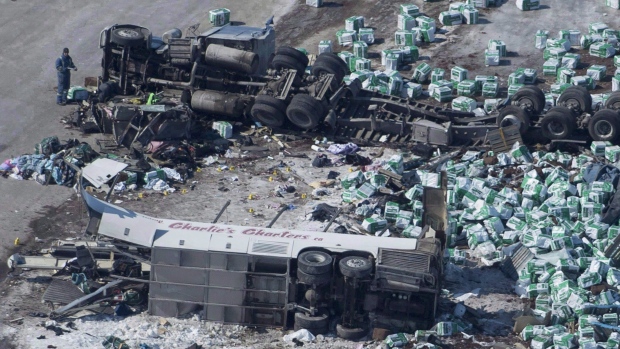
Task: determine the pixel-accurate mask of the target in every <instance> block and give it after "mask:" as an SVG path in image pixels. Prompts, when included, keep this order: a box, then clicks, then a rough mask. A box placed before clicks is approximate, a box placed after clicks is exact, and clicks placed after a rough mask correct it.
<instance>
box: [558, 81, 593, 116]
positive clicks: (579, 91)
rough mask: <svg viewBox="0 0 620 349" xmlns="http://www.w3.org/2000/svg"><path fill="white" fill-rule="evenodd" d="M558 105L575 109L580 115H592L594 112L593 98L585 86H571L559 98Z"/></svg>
mask: <svg viewBox="0 0 620 349" xmlns="http://www.w3.org/2000/svg"><path fill="white" fill-rule="evenodd" d="M556 104H557V105H558V106H562V107H567V108H570V109H573V110H574V111H576V112H577V113H578V114H581V113H590V112H591V111H592V96H591V95H590V92H588V90H587V89H586V88H585V87H583V86H569V87H567V88H566V90H564V92H562V94H561V95H560V97H558V101H557V103H556Z"/></svg>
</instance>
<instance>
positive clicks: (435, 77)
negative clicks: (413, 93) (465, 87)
mask: <svg viewBox="0 0 620 349" xmlns="http://www.w3.org/2000/svg"><path fill="white" fill-rule="evenodd" d="M445 74H446V71H445V70H444V69H441V68H435V69H433V71H432V72H431V82H435V81H439V80H443V79H444V76H445Z"/></svg>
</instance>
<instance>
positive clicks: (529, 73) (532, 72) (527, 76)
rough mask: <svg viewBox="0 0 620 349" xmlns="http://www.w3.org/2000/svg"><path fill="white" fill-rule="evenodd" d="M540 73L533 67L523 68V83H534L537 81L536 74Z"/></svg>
mask: <svg viewBox="0 0 620 349" xmlns="http://www.w3.org/2000/svg"><path fill="white" fill-rule="evenodd" d="M537 75H538V70H536V69H533V68H525V69H523V76H524V81H523V83H524V84H526V85H533V84H535V83H536V76H537Z"/></svg>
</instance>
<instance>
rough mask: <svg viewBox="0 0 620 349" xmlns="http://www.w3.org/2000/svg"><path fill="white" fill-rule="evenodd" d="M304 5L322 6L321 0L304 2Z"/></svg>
mask: <svg viewBox="0 0 620 349" xmlns="http://www.w3.org/2000/svg"><path fill="white" fill-rule="evenodd" d="M306 5H308V6H312V7H321V6H323V0H306Z"/></svg>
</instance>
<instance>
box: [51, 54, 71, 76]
mask: <svg viewBox="0 0 620 349" xmlns="http://www.w3.org/2000/svg"><path fill="white" fill-rule="evenodd" d="M74 68H75V64H73V59H71V56H69V55H66V56H65V55H64V54H63V55H62V56H60V57H58V58H56V70H57V71H58V72H59V73H70V72H71V71H70V70H71V69H74Z"/></svg>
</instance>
